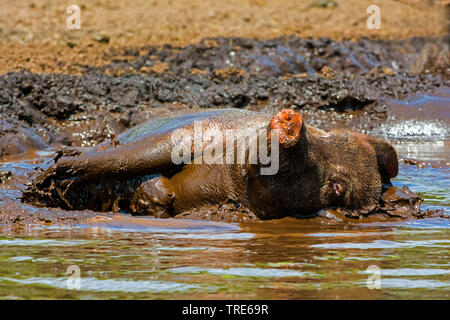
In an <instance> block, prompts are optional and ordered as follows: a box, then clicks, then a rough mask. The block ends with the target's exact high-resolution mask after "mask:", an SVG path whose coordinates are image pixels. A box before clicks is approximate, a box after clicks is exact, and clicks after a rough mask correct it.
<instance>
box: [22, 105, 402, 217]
mask: <svg viewBox="0 0 450 320" xmlns="http://www.w3.org/2000/svg"><path fill="white" fill-rule="evenodd" d="M230 136H231V137H233V138H230V139H229V137H230ZM112 145H114V146H112ZM211 160H214V161H211ZM55 161H56V163H55V164H54V165H53V166H51V167H50V168H49V169H47V171H45V172H44V173H43V174H41V175H40V176H39V177H38V178H37V179H36V180H35V181H34V183H33V185H32V186H31V187H30V188H29V189H28V190H27V191H25V193H24V196H23V200H24V201H27V202H33V203H39V204H41V205H42V204H44V205H48V206H60V207H63V208H69V209H93V210H115V211H117V210H121V211H125V212H131V213H134V214H145V215H147V214H148V215H155V216H158V217H169V216H174V215H177V214H179V213H181V212H183V211H185V210H190V209H192V208H195V207H200V206H203V205H210V204H217V203H222V202H224V201H233V203H236V204H238V205H243V206H245V207H247V208H249V209H250V210H252V211H253V212H254V213H255V215H256V216H258V217H259V218H261V219H270V218H280V217H284V216H289V215H299V214H300V215H301V214H304V215H307V214H311V213H314V212H317V211H319V210H321V209H324V208H328V207H342V208H346V209H361V208H365V207H368V206H372V205H374V204H376V203H377V202H378V201H379V199H380V196H381V193H382V190H383V186H384V187H386V186H389V185H390V178H393V177H395V176H396V175H397V171H398V160H397V155H396V152H395V150H394V148H393V147H392V146H391V145H390V144H389V143H387V142H385V141H382V140H379V139H376V138H373V137H370V136H367V135H363V134H359V133H356V132H352V131H348V130H335V131H329V132H325V131H323V130H320V129H317V128H314V127H312V126H310V125H308V124H304V123H303V119H302V117H301V115H300V114H299V113H297V112H295V111H293V110H290V109H284V110H281V111H278V112H277V113H275V114H274V115H273V114H267V113H261V112H253V111H246V110H239V109H218V110H212V111H204V112H199V113H194V114H188V115H184V116H181V117H176V118H161V119H156V120H150V121H148V122H146V123H143V124H141V125H139V126H137V127H135V128H132V129H130V130H128V131H126V132H124V133H122V134H121V135H119V136H118V137H117V139H116V140H115V141H114V143H111V141H110V142H105V143H103V144H101V145H99V146H98V147H97V148H95V149H93V150H91V151H88V152H86V153H84V154H80V155H76V154H74V155H66V156H62V157H60V158H58V159H55ZM108 197H109V198H111V199H110V200H111V201H110V200H107V198H108ZM105 201H106V202H105ZM99 203H102V205H101V206H100V205H99ZM105 203H107V204H106V205H105Z"/></svg>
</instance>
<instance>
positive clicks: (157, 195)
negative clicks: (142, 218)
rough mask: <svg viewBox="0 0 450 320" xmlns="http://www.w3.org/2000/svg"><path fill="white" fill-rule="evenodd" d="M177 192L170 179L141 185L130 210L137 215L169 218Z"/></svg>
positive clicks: (146, 182)
mask: <svg viewBox="0 0 450 320" xmlns="http://www.w3.org/2000/svg"><path fill="white" fill-rule="evenodd" d="M174 198H175V192H174V190H173V186H172V184H171V182H170V180H169V179H167V178H166V177H156V178H153V179H150V180H147V181H144V182H142V183H141V184H140V186H139V188H137V189H136V191H135V192H134V194H133V196H132V198H131V201H130V209H131V212H132V213H133V214H136V215H153V216H155V217H157V218H169V217H170V216H171V213H172V212H173V208H172V203H173V200H174Z"/></svg>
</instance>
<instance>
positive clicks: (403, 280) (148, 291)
mask: <svg viewBox="0 0 450 320" xmlns="http://www.w3.org/2000/svg"><path fill="white" fill-rule="evenodd" d="M397 138H399V137H397ZM398 140H402V139H400V138H399V139H398ZM395 147H396V149H397V150H398V151H399V153H400V157H401V158H408V159H414V161H415V162H414V163H416V164H403V163H402V164H401V165H400V174H399V176H398V177H397V178H395V180H394V181H393V183H394V184H395V185H396V186H398V187H401V186H403V185H405V184H406V185H408V186H409V187H410V188H411V190H413V191H415V192H420V193H421V195H422V196H423V197H424V198H425V202H424V204H423V206H422V208H423V209H435V208H444V211H445V214H446V215H449V214H450V184H449V172H450V166H449V164H448V162H447V161H448V159H449V152H450V145H449V144H448V142H442V141H433V142H420V143H417V142H415V143H412V142H408V141H399V142H398V143H396V144H395ZM36 157H37V158H38V159H39V158H46V159H48V158H47V157H48V154H46V153H38V154H31V155H29V158H35V159H34V160H33V159H26V160H19V159H17V158H16V159H14V160H15V161H9V162H3V163H2V164H1V166H0V171H11V172H12V173H13V174H14V175H16V176H21V175H24V176H26V175H27V174H30V172H31V171H32V169H33V168H34V167H35V166H36V164H35V163H36V162H38V161H37V160H36ZM411 161H412V160H411ZM411 161H410V163H411ZM20 184H21V181H20V179H19V181H18V182H17V186H16V187H15V188H8V187H6V188H3V189H0V195H1V201H2V202H0V205H5V203H9V204H11V203H15V204H16V205H17V210H21V209H24V208H25V210H31V209H30V208H31V207H21V205H20V204H18V203H17V200H16V199H17V198H18V197H20V191H19V189H20ZM36 210H38V209H36ZM449 221H450V220H449V219H443V218H430V219H422V220H409V221H401V222H391V221H389V220H386V221H383V222H377V223H369V224H367V223H366V224H360V225H358V224H352V225H332V224H330V225H318V224H315V223H312V222H311V221H309V220H307V219H303V220H300V219H294V218H286V219H282V220H273V221H264V222H253V223H246V224H233V223H217V222H207V221H195V220H173V219H151V218H145V217H139V218H133V217H131V216H127V215H119V216H106V217H94V218H92V217H91V218H89V219H87V220H84V221H83V222H82V223H79V222H77V223H75V224H74V223H69V222H65V223H62V224H51V223H45V222H43V223H39V224H25V225H15V224H3V225H1V226H0V298H7V299H35V298H66V299H67V298H69V299H71V298H76V299H78V298H82V299H92V298H101V299H112V298H124V299H133V298H144V299H154V298H158V299H159V298H162V299H182V298H184V299H191V298H206V299H223V298H225V299H228V298H229V299H311V298H312V299H315V298H322V299H323V298H325V299H381V298H394V299H428V298H430V299H448V298H450V265H449V263H450V262H449V248H450V237H449V235H450V223H449ZM372 265H375V266H377V267H379V268H380V269H381V288H380V289H372V290H370V289H369V288H368V287H367V279H368V277H369V275H370V274H369V273H368V271H367V268H368V267H369V266H372ZM69 266H77V267H78V268H79V270H80V274H81V281H80V289H79V290H78V289H72V290H70V289H68V285H70V284H73V283H74V282H70V283H68V282H67V280H68V276H67V273H66V272H67V268H68V267H69Z"/></svg>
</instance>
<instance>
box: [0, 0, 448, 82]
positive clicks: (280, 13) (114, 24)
mask: <svg viewBox="0 0 450 320" xmlns="http://www.w3.org/2000/svg"><path fill="white" fill-rule="evenodd" d="M76 3H77V4H78V5H79V6H80V8H81V29H79V30H78V29H77V30H69V29H67V26H66V25H67V24H66V20H67V19H68V17H69V14H68V13H67V12H66V10H67V7H68V6H69V5H70V4H72V3H71V2H66V1H47V0H23V1H12V0H4V1H2V10H1V12H0V52H2V55H0V74H3V73H6V72H8V71H18V70H20V69H21V68H24V69H26V70H31V71H34V72H46V73H48V72H63V73H67V72H70V73H72V74H76V73H77V72H79V69H78V67H77V65H78V64H81V65H84V64H87V65H91V66H92V65H96V66H102V65H103V64H105V63H108V62H109V60H108V57H107V55H106V56H105V55H104V54H105V53H106V52H108V50H109V49H110V48H116V49H117V48H125V47H142V46H144V45H164V44H172V45H182V46H185V45H187V44H193V43H197V42H199V41H200V40H201V39H203V38H205V37H218V36H224V37H243V38H256V39H270V38H275V37H279V36H285V35H296V36H299V37H302V38H306V37H313V38H320V37H329V38H331V39H334V40H342V39H353V40H354V39H359V38H362V37H368V38H376V39H399V38H410V37H414V36H419V37H420V36H425V37H432V36H440V35H443V34H446V33H448V23H449V13H450V11H449V5H448V1H446V0H427V1H423V0H409V1H404V0H378V1H375V4H376V5H378V6H379V7H380V16H381V29H379V30H369V29H368V28H367V24H366V21H367V18H368V16H369V14H368V13H367V8H368V7H369V5H372V4H374V1H371V0H363V1H362V0H345V1H344V0H336V1H333V0H295V1H287V2H286V1H283V0H275V1H267V0H244V1H242V0H240V1H237V0H232V1H225V2H224V1H214V0H202V1H195V0H189V1H184V0H171V1H163V0H154V1H147V0H135V1H119V0H95V1H91V0H79V1H77V2H76Z"/></svg>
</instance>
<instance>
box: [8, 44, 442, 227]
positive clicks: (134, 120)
mask: <svg viewBox="0 0 450 320" xmlns="http://www.w3.org/2000/svg"><path fill="white" fill-rule="evenodd" d="M449 40H450V38H449V36H448V35H447V36H442V37H438V38H413V39H408V40H393V41H387V40H368V39H361V40H358V41H356V42H350V41H342V42H337V41H332V40H330V39H326V38H322V39H317V40H312V39H301V38H297V37H282V38H277V39H273V40H252V39H241V38H210V39H204V40H203V41H201V42H200V43H198V44H194V45H189V46H186V47H176V46H171V45H165V46H162V47H150V46H146V47H140V48H128V49H122V50H115V51H113V50H111V51H110V52H109V53H108V59H109V60H110V62H109V63H107V64H106V65H104V66H102V67H94V66H82V68H83V74H82V75H80V76H73V75H65V74H34V73H30V72H27V71H22V72H10V73H7V74H4V75H2V76H0V158H1V159H3V161H8V159H23V158H25V157H26V156H27V154H29V153H30V152H33V150H45V149H47V150H49V149H50V150H54V149H58V148H61V147H70V148H71V150H72V151H71V152H74V153H77V152H82V151H84V150H85V148H88V147H94V146H96V145H98V144H99V143H101V142H104V141H107V140H110V141H114V139H115V137H116V136H117V135H118V134H120V133H121V132H123V131H125V130H127V129H129V128H131V127H134V126H136V125H138V124H140V123H142V122H144V121H145V120H148V119H153V118H158V117H164V116H176V115H181V114H186V113H191V112H196V111H199V110H204V109H207V108H230V107H231V108H240V109H249V110H258V111H268V112H274V111H277V110H279V109H282V108H293V109H295V110H296V111H298V112H300V113H301V114H302V115H303V116H304V119H305V121H307V122H308V123H311V124H313V125H315V126H317V127H319V128H322V129H326V130H327V129H331V128H335V127H347V128H350V129H353V130H357V131H360V132H363V133H368V134H371V133H373V134H374V135H376V136H380V137H383V138H386V136H384V134H385V133H386V132H388V133H389V132H392V130H391V131H389V130H388V129H386V128H385V127H384V126H385V125H386V124H389V126H390V128H394V127H395V126H396V125H399V124H401V125H406V126H407V125H409V123H410V122H408V121H416V120H417V119H419V120H420V119H421V118H423V119H422V120H424V121H425V120H427V119H426V116H427V114H428V115H429V113H427V112H426V111H420V110H419V111H418V110H417V109H412V108H410V107H405V101H411V99H412V101H416V100H420V99H423V98H424V97H425V99H426V97H437V98H431V99H429V101H428V102H429V103H430V104H432V105H433V106H434V109H433V112H434V113H433V116H432V117H430V118H429V119H428V120H429V121H433V124H432V129H433V130H438V137H439V139H440V140H443V141H447V140H448V138H449V132H448V124H449V115H448V103H449V102H448V99H449V98H448V97H449V96H448V94H449V87H450V81H449V79H450V73H449V72H450V69H449V58H450V54H449V49H448V42H449ZM436 101H437V102H436ZM433 103H434V104H433ZM406 104H407V103H406ZM419 104H420V103H419ZM421 106H423V104H421ZM435 119H439V120H435ZM402 121H403V122H402ZM436 123H437V124H439V123H440V124H441V127H437V124H436ZM418 125H419V126H420V125H421V124H420V122H419V124H418ZM436 128H437V129H436ZM430 130H431V129H430ZM400 131H401V130H399V129H397V131H395V132H393V133H392V135H390V136H387V138H388V139H389V140H396V141H402V140H404V139H406V140H411V139H416V141H417V139H419V141H421V140H422V139H423V140H424V141H426V140H427V139H428V138H429V137H430V134H429V133H430V132H424V134H423V135H422V136H418V137H417V136H415V135H412V136H408V135H407V133H408V132H406V131H405V130H403V131H401V132H400ZM431 133H432V134H433V132H431ZM432 134H431V136H432ZM64 152H68V151H64ZM59 156H61V154H60V155H59ZM14 157H16V158H14ZM57 157H58V155H57ZM42 159H44V160H42ZM33 161H37V162H35V163H32V164H29V166H28V167H27V168H26V170H22V171H20V170H19V171H16V172H15V171H14V170H6V171H2V172H0V188H2V189H3V190H9V191H8V192H9V193H8V192H5V194H6V195H4V194H3V195H2V199H0V203H1V205H0V219H1V221H2V222H5V223H13V224H24V223H25V224H26V223H31V222H33V221H34V222H36V221H40V223H55V222H62V221H64V220H68V221H69V220H73V221H85V220H86V219H88V218H92V217H95V216H97V215H98V214H99V213H98V211H106V212H102V213H101V215H105V216H111V215H121V214H122V213H120V207H121V205H120V204H119V202H118V201H123V200H117V199H118V198H119V196H120V198H121V199H127V198H129V196H130V194H131V193H132V191H133V190H134V189H135V188H136V187H137V186H138V185H139V184H140V183H141V182H142V180H140V179H142V177H141V178H137V179H129V180H123V181H122V182H120V183H119V184H117V181H113V180H110V181H106V180H105V181H101V182H100V188H98V186H99V185H97V186H84V187H83V188H84V189H83V190H81V191H80V192H79V193H77V194H81V193H83V192H84V194H85V199H86V198H89V193H92V192H94V193H95V195H96V197H97V199H102V201H99V202H98V203H92V205H91V206H90V209H93V211H89V210H83V211H74V210H73V209H74V207H73V206H72V205H71V203H73V201H76V199H69V201H67V199H66V197H70V195H65V194H64V190H63V189H62V188H60V187H59V186H57V185H55V186H52V190H50V193H49V195H47V200H48V201H49V203H48V205H51V206H59V207H62V208H63V209H66V210H71V211H67V212H66V211H61V210H58V209H47V208H37V207H33V206H30V205H28V204H25V203H20V200H19V199H20V196H18V195H19V194H20V195H21V193H22V192H23V191H24V190H25V189H26V187H27V185H29V184H30V182H31V181H33V179H35V178H36V176H37V175H38V173H39V172H41V171H42V170H43V169H45V168H46V167H48V166H49V165H50V164H51V163H52V160H51V157H50V156H49V155H47V156H45V157H41V160H33ZM404 161H406V162H407V163H408V161H409V163H412V162H413V160H404ZM433 163H434V162H433ZM31 166H34V167H33V168H31ZM443 166H446V164H445V163H444V164H443ZM35 168H36V170H35ZM145 178H146V177H145ZM92 188H94V189H96V190H95V191H93V190H92ZM392 188H394V189H387V190H386V191H385V192H384V193H383V195H382V197H381V199H380V203H379V205H378V206H375V207H373V208H371V210H366V211H365V212H354V211H352V212H350V211H346V210H344V209H339V208H337V209H329V210H324V211H321V212H319V213H318V214H317V216H315V217H309V218H311V219H312V220H314V221H317V222H318V223H324V224H327V223H353V222H358V223H359V222H363V221H369V222H370V221H377V219H378V220H379V221H384V220H385V219H388V220H389V219H394V220H395V219H406V218H424V217H429V216H430V217H436V216H438V217H442V216H444V214H443V212H442V210H439V209H436V210H422V211H421V210H420V205H421V203H422V201H423V199H422V198H421V197H420V196H419V195H417V194H415V193H413V192H412V191H410V190H409V189H408V187H403V188H397V187H392ZM99 190H100V191H99ZM413 191H415V190H413ZM11 194H13V196H11ZM52 199H53V200H52ZM55 199H56V200H55ZM65 200H66V201H65ZM116 200H117V201H116ZM51 201H54V203H51ZM44 204H45V203H44ZM122 207H123V205H122ZM125 207H126V205H125ZM177 218H187V219H192V218H194V219H197V218H202V219H208V220H214V221H232V222H242V221H248V222H251V221H256V220H257V218H256V216H255V215H254V214H253V213H251V212H250V211H249V210H248V209H247V208H244V207H242V206H239V205H236V204H235V203H230V202H227V203H222V204H220V205H216V206H209V207H203V208H198V209H196V210H192V211H189V212H186V213H183V214H181V215H179V216H178V217H177ZM312 220H311V221H312Z"/></svg>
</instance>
